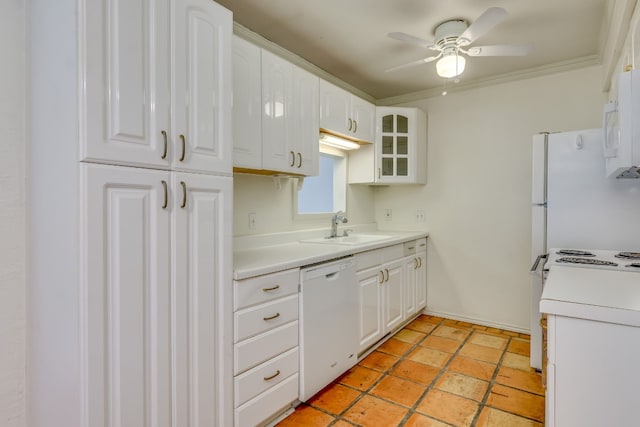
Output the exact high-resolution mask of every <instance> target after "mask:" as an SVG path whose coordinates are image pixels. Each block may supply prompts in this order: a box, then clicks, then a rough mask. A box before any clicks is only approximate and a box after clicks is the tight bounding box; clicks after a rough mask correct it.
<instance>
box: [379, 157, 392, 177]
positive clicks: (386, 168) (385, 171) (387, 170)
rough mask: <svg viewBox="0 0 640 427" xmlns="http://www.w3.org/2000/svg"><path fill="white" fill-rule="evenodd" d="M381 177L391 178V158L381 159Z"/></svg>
mask: <svg viewBox="0 0 640 427" xmlns="http://www.w3.org/2000/svg"><path fill="white" fill-rule="evenodd" d="M382 175H383V176H393V158H392V157H385V158H383V159H382Z"/></svg>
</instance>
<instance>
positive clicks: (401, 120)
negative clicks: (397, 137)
mask: <svg viewBox="0 0 640 427" xmlns="http://www.w3.org/2000/svg"><path fill="white" fill-rule="evenodd" d="M396 120H397V122H398V125H397V127H396V129H397V132H398V133H409V118H408V117H407V116H403V115H400V114H399V115H397V116H396Z"/></svg>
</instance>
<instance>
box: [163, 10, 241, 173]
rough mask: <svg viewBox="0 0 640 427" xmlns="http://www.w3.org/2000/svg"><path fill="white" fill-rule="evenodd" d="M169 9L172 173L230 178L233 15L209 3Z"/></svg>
mask: <svg viewBox="0 0 640 427" xmlns="http://www.w3.org/2000/svg"><path fill="white" fill-rule="evenodd" d="M173 4H174V8H173V24H174V41H173V55H172V57H173V60H172V64H173V71H174V84H173V91H172V96H173V104H174V116H173V117H174V122H173V132H172V141H173V147H174V149H173V153H174V155H173V159H172V164H173V169H176V170H183V171H195V172H203V173H207V172H215V173H226V174H230V173H231V168H232V160H231V127H230V126H229V125H230V123H231V31H232V14H231V12H230V11H228V10H227V9H225V8H223V7H220V6H218V5H217V4H216V3H214V2H213V1H211V0H179V1H175V2H173Z"/></svg>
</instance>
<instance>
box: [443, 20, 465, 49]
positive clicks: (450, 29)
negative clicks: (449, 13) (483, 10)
mask: <svg viewBox="0 0 640 427" xmlns="http://www.w3.org/2000/svg"><path fill="white" fill-rule="evenodd" d="M467 27H468V25H467V22H466V21H465V20H463V19H454V20H451V21H445V22H443V23H442V24H440V25H438V26H437V27H436V30H435V36H436V45H437V46H439V47H444V46H446V45H449V44H452V43H456V41H457V40H458V36H460V34H462V33H464V32H465V30H466V29H467Z"/></svg>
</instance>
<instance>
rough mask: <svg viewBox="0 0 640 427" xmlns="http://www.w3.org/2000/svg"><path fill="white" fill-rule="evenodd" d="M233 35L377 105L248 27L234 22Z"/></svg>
mask: <svg viewBox="0 0 640 427" xmlns="http://www.w3.org/2000/svg"><path fill="white" fill-rule="evenodd" d="M233 34H235V35H236V36H238V37H241V38H243V39H245V40H247V41H249V42H251V43H253V44H255V45H256V46H259V47H261V48H263V49H266V50H268V51H269V52H272V53H274V54H276V55H278V56H279V57H281V58H283V59H286V60H287V61H289V62H291V63H293V64H295V65H297V66H298V67H300V68H302V69H304V70H307V71H309V72H310V73H312V74H315V75H316V76H318V77H320V78H321V79H323V80H326V81H328V82H330V83H333V84H334V85H336V86H339V87H341V88H342V89H344V90H346V91H348V92H351V93H352V94H354V95H356V96H358V97H360V98H362V99H366V100H367V101H369V102H371V103H374V104H375V103H376V99H375V98H374V97H373V96H371V95H369V94H368V93H366V92H364V91H362V90H361V89H358V88H357V87H355V86H351V85H350V84H348V83H345V82H344V81H342V80H340V79H339V78H337V77H336V76H334V75H333V74H330V73H328V72H327V71H325V70H323V69H322V68H320V67H318V66H317V65H315V64H312V63H311V62H309V61H307V60H306V59H304V58H302V57H300V56H298V55H296V54H294V53H291V52H290V51H288V50H287V49H285V48H283V47H282V46H280V45H277V44H275V43H274V42H272V41H270V40H268V39H266V38H264V37H263V36H261V35H260V34H258V33H256V32H254V31H251V30H250V29H248V28H247V27H244V26H242V25H240V24H238V23H237V22H235V21H234V22H233Z"/></svg>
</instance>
